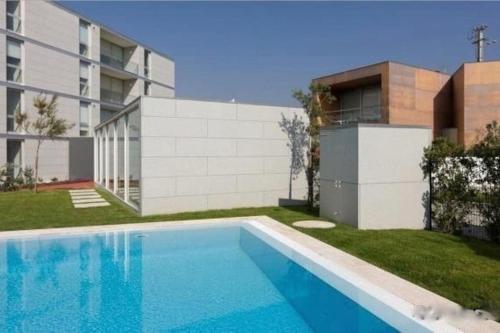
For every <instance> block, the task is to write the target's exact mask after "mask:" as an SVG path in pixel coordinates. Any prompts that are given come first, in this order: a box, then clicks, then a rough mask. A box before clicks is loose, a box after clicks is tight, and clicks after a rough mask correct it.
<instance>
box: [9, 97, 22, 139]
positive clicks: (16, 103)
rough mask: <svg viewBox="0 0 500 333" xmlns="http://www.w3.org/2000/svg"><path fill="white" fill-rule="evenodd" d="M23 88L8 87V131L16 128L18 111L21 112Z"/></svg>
mask: <svg viewBox="0 0 500 333" xmlns="http://www.w3.org/2000/svg"><path fill="white" fill-rule="evenodd" d="M21 94H22V92H21V90H16V89H10V88H8V89H7V131H8V132H14V131H15V130H16V124H15V119H16V113H17V112H21V100H22V99H21Z"/></svg>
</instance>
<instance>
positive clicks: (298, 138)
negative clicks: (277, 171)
mask: <svg viewBox="0 0 500 333" xmlns="http://www.w3.org/2000/svg"><path fill="white" fill-rule="evenodd" d="M279 126H280V128H281V131H283V133H285V134H286V135H287V137H288V142H287V147H288V148H289V149H290V153H291V159H290V173H289V181H288V198H286V199H280V201H279V205H280V206H289V205H294V204H300V205H302V204H304V200H294V199H292V195H293V194H292V193H293V181H294V180H295V179H297V177H298V176H299V174H300V173H301V172H302V171H303V170H305V167H306V161H305V152H306V148H307V144H308V139H309V136H308V134H307V126H306V124H305V123H304V122H303V121H302V118H300V117H298V116H297V114H294V115H293V117H292V118H285V116H284V115H283V114H281V120H280V122H279Z"/></svg>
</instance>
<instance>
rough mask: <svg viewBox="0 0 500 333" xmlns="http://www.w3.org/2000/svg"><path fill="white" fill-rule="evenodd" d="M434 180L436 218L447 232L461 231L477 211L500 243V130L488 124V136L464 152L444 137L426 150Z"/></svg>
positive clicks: (426, 171)
mask: <svg viewBox="0 0 500 333" xmlns="http://www.w3.org/2000/svg"><path fill="white" fill-rule="evenodd" d="M421 167H422V170H423V172H424V175H425V177H430V176H431V177H432V182H431V183H432V207H431V208H432V210H431V211H432V219H433V222H434V223H435V224H436V225H437V227H438V228H439V229H440V230H442V231H445V232H460V231H461V230H462V227H463V225H464V223H465V220H466V217H467V216H468V215H469V214H471V212H472V211H473V210H477V211H478V212H479V214H480V215H481V216H482V221H483V224H484V226H485V227H486V228H487V230H488V233H489V235H490V237H491V239H492V240H494V241H500V127H499V126H498V124H497V123H496V122H493V123H492V124H489V125H487V127H486V135H485V137H484V138H483V139H482V140H481V141H480V142H478V143H477V144H475V145H474V146H472V147H471V148H470V149H464V148H463V147H462V146H459V145H457V144H454V143H452V142H450V141H448V140H446V139H444V138H438V139H436V140H435V141H434V142H433V143H432V145H431V146H430V147H427V148H425V150H424V158H423V161H422V163H421Z"/></svg>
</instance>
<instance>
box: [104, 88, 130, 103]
mask: <svg viewBox="0 0 500 333" xmlns="http://www.w3.org/2000/svg"><path fill="white" fill-rule="evenodd" d="M101 101H103V102H108V103H113V104H123V101H124V97H123V93H121V92H117V91H111V90H108V89H104V88H101Z"/></svg>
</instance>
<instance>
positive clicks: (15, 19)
mask: <svg viewBox="0 0 500 333" xmlns="http://www.w3.org/2000/svg"><path fill="white" fill-rule="evenodd" d="M7 30H10V31H14V32H17V33H21V17H20V16H18V15H15V14H12V13H7Z"/></svg>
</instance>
